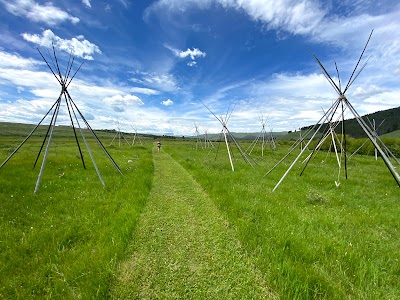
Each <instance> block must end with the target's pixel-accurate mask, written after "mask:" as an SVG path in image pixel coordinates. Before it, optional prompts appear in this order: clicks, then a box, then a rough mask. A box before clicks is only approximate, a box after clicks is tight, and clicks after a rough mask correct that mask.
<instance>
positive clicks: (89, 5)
mask: <svg viewBox="0 0 400 300" xmlns="http://www.w3.org/2000/svg"><path fill="white" fill-rule="evenodd" d="M82 3H83V4H85V5H86V6H87V7H89V8H90V7H92V5H91V4H90V0H82Z"/></svg>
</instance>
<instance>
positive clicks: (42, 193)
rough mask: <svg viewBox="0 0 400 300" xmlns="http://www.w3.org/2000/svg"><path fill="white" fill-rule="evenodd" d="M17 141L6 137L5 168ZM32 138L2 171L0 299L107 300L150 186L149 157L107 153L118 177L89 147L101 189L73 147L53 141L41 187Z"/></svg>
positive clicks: (0, 152)
mask: <svg viewBox="0 0 400 300" xmlns="http://www.w3.org/2000/svg"><path fill="white" fill-rule="evenodd" d="M19 142H20V141H19V140H14V139H13V138H4V137H3V138H2V139H1V141H0V160H1V161H3V160H4V159H5V158H6V157H7V156H8V154H9V153H10V151H11V150H12V149H14V148H15V146H16V145H17V144H18V143H19ZM40 145H41V139H40V138H34V137H33V138H32V139H31V140H30V141H29V142H28V143H27V144H26V145H24V147H23V148H21V149H20V151H19V152H18V153H17V154H16V155H15V156H14V157H13V158H12V159H11V160H10V161H9V162H8V163H7V164H6V165H5V166H4V167H3V168H2V169H0V186H1V188H0V298H2V299H16V298H18V299H30V298H37V299H45V298H47V299H48V298H58V299H98V298H105V297H106V295H107V293H108V290H109V288H110V284H111V282H112V280H113V276H114V273H115V271H116V264H117V261H118V260H119V259H121V258H122V257H123V256H124V253H125V251H126V247H127V245H128V243H129V241H130V240H131V239H132V232H133V229H134V227H135V225H136V222H137V219H138V216H139V214H140V211H141V210H142V207H143V206H144V204H145V202H146V199H147V196H148V193H149V191H150V188H151V184H152V174H153V164H152V156H151V151H150V150H149V149H148V148H145V147H132V148H131V147H121V148H117V147H109V151H110V153H111V155H112V156H113V158H114V159H115V161H116V162H117V163H118V164H119V166H120V168H121V170H122V172H123V174H124V176H121V175H120V174H119V173H118V172H117V171H116V170H115V169H114V167H113V166H112V165H111V164H110V162H109V161H108V159H107V158H106V157H105V156H104V155H103V153H102V152H101V151H100V150H99V149H98V148H96V147H95V144H93V142H92V145H91V146H92V147H91V148H92V151H93V155H94V156H95V161H96V163H97V165H98V167H99V169H100V172H101V174H102V177H103V179H104V182H105V184H106V186H105V188H103V186H102V185H101V183H100V181H99V179H98V177H97V175H96V172H95V170H94V167H93V165H92V164H91V161H90V159H89V156H88V154H87V153H85V154H84V155H85V158H86V167H87V169H86V170H85V169H84V168H83V167H82V163H81V160H80V158H79V152H78V149H77V146H76V143H75V142H74V140H71V139H69V138H59V139H57V138H54V141H53V143H52V146H51V149H50V152H49V153H50V154H49V156H48V159H47V163H46V166H45V169H44V174H43V178H42V183H41V186H40V188H39V191H38V193H37V194H33V190H34V187H35V183H36V179H37V175H38V172H39V168H40V161H39V164H38V166H37V167H36V168H35V169H34V170H33V169H32V166H33V162H34V160H35V158H36V155H37V153H38V150H39V147H40Z"/></svg>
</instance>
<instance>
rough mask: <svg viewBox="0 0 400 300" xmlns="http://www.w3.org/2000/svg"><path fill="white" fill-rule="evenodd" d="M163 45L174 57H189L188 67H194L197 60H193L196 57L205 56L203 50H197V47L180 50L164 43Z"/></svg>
mask: <svg viewBox="0 0 400 300" xmlns="http://www.w3.org/2000/svg"><path fill="white" fill-rule="evenodd" d="M164 47H165V48H167V49H169V50H170V51H171V52H172V53H173V54H174V55H175V56H176V57H179V58H187V57H190V59H191V61H189V62H188V63H187V65H188V66H189V67H194V66H195V65H196V64H197V62H196V61H195V59H196V58H198V57H205V56H206V55H207V54H206V53H205V52H203V51H201V50H199V49H198V48H193V50H191V49H189V48H188V49H187V50H186V51H182V50H178V49H176V48H174V47H172V46H169V45H167V44H164Z"/></svg>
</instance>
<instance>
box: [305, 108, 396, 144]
mask: <svg viewBox="0 0 400 300" xmlns="http://www.w3.org/2000/svg"><path fill="white" fill-rule="evenodd" d="M362 119H363V120H364V121H365V122H366V123H367V125H368V126H370V127H372V126H371V125H370V122H373V120H375V124H376V126H377V127H378V126H379V125H380V124H381V123H382V122H383V123H382V125H381V126H380V127H379V128H378V130H377V131H378V134H379V135H383V134H388V133H391V132H395V131H397V130H400V106H399V107H396V108H391V109H387V110H382V111H377V112H374V113H372V114H367V115H365V116H362ZM344 125H345V129H346V134H348V135H350V136H351V137H354V138H363V137H367V135H366V134H365V132H364V130H363V129H362V128H361V126H360V125H359V124H358V122H357V120H356V119H355V118H353V119H348V120H345V121H344ZM312 126H314V125H310V126H306V127H303V128H302V129H305V130H306V129H308V128H311V127H312ZM326 126H327V123H324V124H323V126H322V127H321V130H320V131H321V132H325V129H326ZM340 131H341V125H340V124H339V126H337V127H336V132H337V133H340Z"/></svg>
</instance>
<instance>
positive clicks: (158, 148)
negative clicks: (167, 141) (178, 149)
mask: <svg viewBox="0 0 400 300" xmlns="http://www.w3.org/2000/svg"><path fill="white" fill-rule="evenodd" d="M160 148H161V142H160V141H158V142H157V150H158V152H160Z"/></svg>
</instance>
